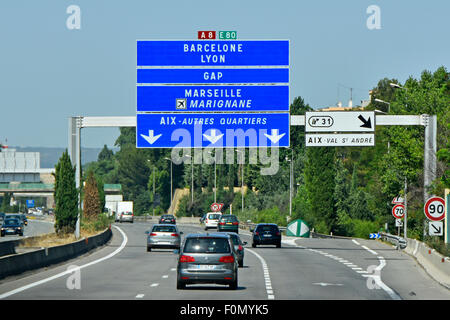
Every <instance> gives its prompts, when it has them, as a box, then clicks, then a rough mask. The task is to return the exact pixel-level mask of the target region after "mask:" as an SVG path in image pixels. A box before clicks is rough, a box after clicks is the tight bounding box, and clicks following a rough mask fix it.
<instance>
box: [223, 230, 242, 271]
mask: <svg viewBox="0 0 450 320" xmlns="http://www.w3.org/2000/svg"><path fill="white" fill-rule="evenodd" d="M225 233H226V234H228V235H229V236H230V238H231V241H232V242H233V245H234V250H235V251H236V254H237V257H238V265H239V267H243V266H244V246H245V245H246V244H247V241H242V240H241V237H239V235H238V234H237V233H236V232H225Z"/></svg>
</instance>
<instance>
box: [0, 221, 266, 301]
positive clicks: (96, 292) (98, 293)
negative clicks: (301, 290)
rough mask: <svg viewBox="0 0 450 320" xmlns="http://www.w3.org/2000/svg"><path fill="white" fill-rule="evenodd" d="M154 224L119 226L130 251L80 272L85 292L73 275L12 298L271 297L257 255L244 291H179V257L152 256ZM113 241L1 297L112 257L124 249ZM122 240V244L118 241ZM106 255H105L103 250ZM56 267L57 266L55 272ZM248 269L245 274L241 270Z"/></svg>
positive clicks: (0, 288)
mask: <svg viewBox="0 0 450 320" xmlns="http://www.w3.org/2000/svg"><path fill="white" fill-rule="evenodd" d="M150 226H151V224H149V223H139V222H137V223H134V224H125V223H123V224H118V227H119V228H120V229H122V230H123V231H124V232H125V234H126V235H127V238H128V242H127V244H126V246H125V247H124V249H123V250H122V251H120V252H119V253H117V254H116V255H115V256H113V257H111V258H110V259H108V260H105V261H103V262H100V263H98V264H95V265H92V266H89V267H86V268H82V269H81V270H80V279H81V280H80V289H79V290H77V289H73V290H70V289H68V287H67V281H68V279H69V278H70V277H72V278H73V273H68V274H66V275H64V276H62V277H59V278H56V279H53V280H51V281H48V282H45V283H42V284H39V285H38V286H35V287H32V288H28V289H26V290H24V291H21V292H18V293H16V294H14V295H11V296H8V297H6V298H7V299H124V300H127V299H136V298H137V297H138V298H143V299H189V300H192V299H194V300H195V299H203V300H205V299H213V300H214V299H237V300H243V299H251V300H256V299H266V297H267V296H266V292H265V289H264V276H263V271H262V267H261V264H260V262H259V261H258V260H257V259H256V258H255V257H251V256H250V257H246V258H248V259H246V261H245V264H246V267H245V268H240V270H239V271H240V272H239V288H238V290H229V289H228V287H226V286H220V285H206V286H197V285H195V286H192V287H189V286H188V288H187V289H186V290H177V289H176V269H175V268H176V262H177V255H176V254H174V253H173V251H172V250H154V251H153V250H152V252H146V235H145V233H144V232H145V231H146V230H148V229H149V228H150ZM180 230H182V231H183V232H184V233H185V234H187V233H190V232H202V230H201V229H200V228H198V227H190V226H180ZM113 233H114V237H113V243H111V244H109V245H108V246H106V248H103V249H100V250H97V252H96V254H94V255H88V256H85V257H83V258H81V259H73V260H72V261H70V262H69V263H66V264H64V265H61V266H59V267H58V268H56V269H55V270H54V271H44V273H45V276H44V275H43V274H42V272H37V273H36V274H34V275H32V276H31V277H26V278H22V279H19V280H15V281H12V282H9V281H8V279H5V280H4V281H2V283H1V284H0V296H1V294H2V293H3V294H4V293H6V292H8V291H10V290H13V289H15V288H18V287H21V286H23V285H27V284H29V283H35V282H36V281H39V280H43V279H45V278H47V277H49V276H53V275H55V274H58V273H60V272H64V271H66V270H67V268H68V267H69V266H70V265H77V266H82V265H83V264H85V263H88V262H90V261H93V260H94V259H95V258H98V257H99V256H102V255H103V256H104V255H106V254H108V253H111V251H112V249H113V248H114V247H115V248H117V247H118V246H119V242H120V241H122V237H121V235H120V233H119V232H117V231H116V230H115V231H113ZM119 239H120V241H118V240H119ZM103 251H105V252H103ZM52 269H53V268H52ZM241 271H242V272H241Z"/></svg>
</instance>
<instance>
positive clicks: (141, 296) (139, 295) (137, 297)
mask: <svg viewBox="0 0 450 320" xmlns="http://www.w3.org/2000/svg"><path fill="white" fill-rule="evenodd" d="M144 296H145V294H142V293H140V294H138V295H136V299H142V298H143V297H144Z"/></svg>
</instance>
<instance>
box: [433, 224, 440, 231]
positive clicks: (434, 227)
mask: <svg viewBox="0 0 450 320" xmlns="http://www.w3.org/2000/svg"><path fill="white" fill-rule="evenodd" d="M431 226H432V227H433V229H434V233H441V227H439V229H438V228H436V226H435V225H434V224H431Z"/></svg>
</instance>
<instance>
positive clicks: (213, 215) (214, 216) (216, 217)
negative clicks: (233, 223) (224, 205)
mask: <svg viewBox="0 0 450 320" xmlns="http://www.w3.org/2000/svg"><path fill="white" fill-rule="evenodd" d="M220 216H221V214H210V215H209V216H208V217H207V218H208V219H209V220H218V219H219V218H220Z"/></svg>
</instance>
